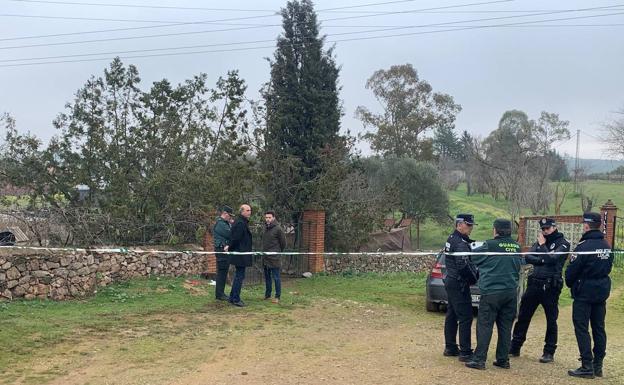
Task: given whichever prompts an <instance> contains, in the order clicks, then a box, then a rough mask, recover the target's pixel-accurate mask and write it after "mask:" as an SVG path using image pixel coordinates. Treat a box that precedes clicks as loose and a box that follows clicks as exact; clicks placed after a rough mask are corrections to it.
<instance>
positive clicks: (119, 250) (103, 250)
mask: <svg viewBox="0 0 624 385" xmlns="http://www.w3.org/2000/svg"><path fill="white" fill-rule="evenodd" d="M3 249H4V250H10V249H17V250H35V251H49V252H54V251H63V252H67V251H70V252H72V251H73V252H80V253H100V254H107V253H108V254H125V253H136V254H142V253H147V254H197V255H214V254H219V255H323V256H406V257H418V256H429V255H437V254H440V253H442V254H445V255H453V256H471V255H486V256H487V255H507V256H514V255H520V256H524V255H564V254H565V255H567V254H576V255H591V254H604V253H605V252H611V250H596V251H551V252H543V251H525V252H516V253H513V252H492V251H486V252H478V251H476V252H475V251H464V252H450V253H449V252H443V251H439V250H438V251H436V250H432V251H389V252H382V251H379V252H376V251H358V252H332V251H330V252H327V251H325V252H313V251H284V252H280V251H244V252H243V251H194V250H180V251H178V250H153V249H151V250H143V249H139V248H136V249H128V248H123V247H120V248H110V249H107V248H72V247H37V246H5V247H2V248H0V250H3Z"/></svg>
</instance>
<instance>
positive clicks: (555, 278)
mask: <svg viewBox="0 0 624 385" xmlns="http://www.w3.org/2000/svg"><path fill="white" fill-rule="evenodd" d="M539 225H540V228H541V230H542V232H541V233H540V234H538V236H537V241H536V242H535V243H534V244H533V246H531V249H530V251H536V252H540V253H550V254H540V255H528V256H526V262H527V263H529V264H532V265H534V268H533V272H532V273H531V275H530V276H529V279H528V282H527V289H526V291H525V292H524V295H523V296H522V300H521V302H520V311H519V313H518V320H517V321H516V325H515V326H514V329H513V337H512V340H511V349H510V350H509V354H510V355H512V356H514V357H518V356H519V355H520V349H521V348H522V344H523V343H524V341H525V340H526V335H527V330H528V329H529V324H530V323H531V318H532V317H533V314H534V313H535V310H536V309H537V307H538V306H539V305H542V307H543V308H544V314H546V337H545V338H544V350H543V354H542V357H541V358H540V359H539V361H540V362H542V363H547V362H552V361H553V359H554V358H553V357H554V354H555V350H556V349H557V317H558V316H559V295H560V294H561V289H562V288H563V278H561V274H562V270H563V265H564V263H565V261H566V259H567V258H568V254H567V252H569V251H570V242H568V241H567V240H566V239H565V237H564V236H563V234H562V233H560V232H559V231H558V230H557V223H556V222H555V220H554V219H553V218H542V219H540V220H539Z"/></svg>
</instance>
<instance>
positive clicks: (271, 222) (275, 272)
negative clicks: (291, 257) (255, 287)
mask: <svg viewBox="0 0 624 385" xmlns="http://www.w3.org/2000/svg"><path fill="white" fill-rule="evenodd" d="M264 221H265V228H264V233H263V234H262V251H270V252H282V251H284V248H285V247H286V236H285V235H284V230H282V227H281V226H280V225H279V223H278V222H277V219H276V218H275V213H274V212H273V211H267V212H266V213H264ZM262 265H263V266H264V281H265V283H266V290H265V291H264V299H265V300H266V299H269V298H271V291H272V283H273V282H272V281H275V298H274V299H273V301H272V302H273V303H279V301H280V297H281V295H282V281H281V279H280V269H281V267H282V264H281V261H280V256H279V255H265V256H264V257H263V258H262Z"/></svg>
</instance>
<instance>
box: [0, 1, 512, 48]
mask: <svg viewBox="0 0 624 385" xmlns="http://www.w3.org/2000/svg"><path fill="white" fill-rule="evenodd" d="M510 1H514V0H497V1H487V2H479V3H468V4H458V5H450V6H445V7H433V8H423V9H420V10H410V11H403V12H405V13H417V12H421V11H428V10H436V9H450V8H460V7H470V6H476V5H486V4H496V3H506V2H510ZM378 4H382V3H369V4H362V5H361V6H373V5H378ZM350 7H353V6H349V7H345V8H350ZM340 8H342V7H339V8H330V9H332V10H336V9H340ZM324 11H325V9H321V10H317V11H316V12H324ZM386 14H388V13H387V12H382V13H378V14H376V15H378V16H382V15H386ZM278 15H279V13H277V12H276V13H275V14H272V15H262V16H248V17H239V18H229V19H219V20H209V21H195V22H180V23H172V24H160V25H146V26H140V27H126V28H112V29H104V30H95V31H82V32H67V33H58V34H49V35H38V36H22V37H14V38H4V39H0V41H8V40H23V39H35V38H46V37H59V36H70V35H83V34H93V33H104V32H119V31H134V30H142V29H153V28H165V27H177V26H181V25H197V24H215V23H218V22H223V21H237V20H249V19H258V18H266V17H273V16H278ZM370 16H374V15H370ZM359 17H361V16H354V18H359ZM348 18H349V17H347V19H348ZM341 19H344V18H341ZM329 20H335V19H329Z"/></svg>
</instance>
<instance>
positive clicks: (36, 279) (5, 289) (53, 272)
mask: <svg viewBox="0 0 624 385" xmlns="http://www.w3.org/2000/svg"><path fill="white" fill-rule="evenodd" d="M206 264H207V256H206V255H202V254H197V253H192V252H175V253H171V252H168V253H165V252H150V253H143V252H141V253H138V252H134V251H131V250H130V251H128V252H123V253H121V252H120V253H109V252H106V253H103V252H93V251H65V250H54V251H48V250H36V249H21V248H13V247H0V300H2V299H5V300H6V299H13V298H20V297H24V298H27V299H33V298H51V299H55V300H63V299H69V298H80V297H84V296H87V295H89V294H92V293H93V292H94V291H95V290H96V288H97V287H98V286H106V285H108V284H110V283H111V282H116V281H123V280H126V279H129V278H134V277H143V276H148V275H166V276H182V275H191V274H200V273H201V272H203V271H205V269H206Z"/></svg>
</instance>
